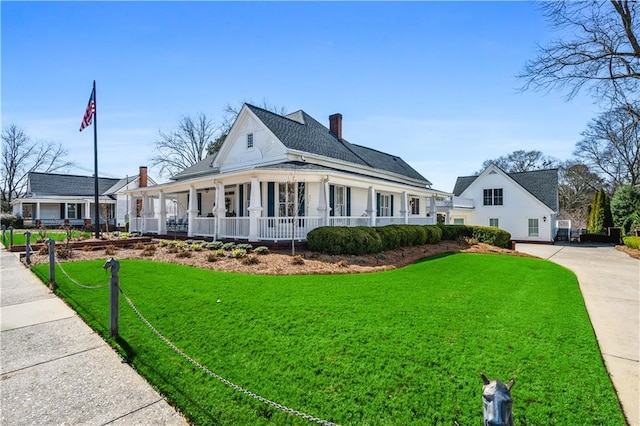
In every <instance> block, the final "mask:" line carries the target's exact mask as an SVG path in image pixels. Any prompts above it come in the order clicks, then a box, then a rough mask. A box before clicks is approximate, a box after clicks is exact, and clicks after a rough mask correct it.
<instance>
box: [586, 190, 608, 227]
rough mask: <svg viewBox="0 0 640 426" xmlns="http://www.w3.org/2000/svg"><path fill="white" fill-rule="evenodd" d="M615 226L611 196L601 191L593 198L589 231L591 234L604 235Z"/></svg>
mask: <svg viewBox="0 0 640 426" xmlns="http://www.w3.org/2000/svg"><path fill="white" fill-rule="evenodd" d="M612 226H613V218H612V216H611V207H610V200H609V196H608V195H607V194H606V193H605V192H604V189H602V188H601V189H600V190H599V191H598V192H596V194H595V195H594V196H593V200H592V201H591V208H590V212H589V223H588V225H587V231H588V232H589V233H590V234H604V233H605V232H606V229H607V228H609V227H612Z"/></svg>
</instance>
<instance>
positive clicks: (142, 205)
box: [127, 172, 446, 242]
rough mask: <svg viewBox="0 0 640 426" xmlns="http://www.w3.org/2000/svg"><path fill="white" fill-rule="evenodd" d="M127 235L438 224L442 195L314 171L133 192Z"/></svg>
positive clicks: (263, 235) (257, 237)
mask: <svg viewBox="0 0 640 426" xmlns="http://www.w3.org/2000/svg"><path fill="white" fill-rule="evenodd" d="M127 196H129V197H132V198H131V200H130V202H129V201H128V205H129V206H130V211H129V217H130V218H131V219H130V220H129V231H131V232H138V233H141V234H156V235H172V234H174V235H176V234H182V235H184V234H185V233H186V236H187V237H202V238H212V239H214V240H227V239H231V240H246V241H248V242H259V241H265V242H279V241H291V240H294V241H305V240H306V239H307V234H308V233H309V232H310V231H311V230H313V229H315V228H318V227H322V226H349V227H353V226H385V225H391V224H420V225H429V224H435V223H437V217H438V214H439V213H442V214H445V215H446V210H441V209H440V208H439V206H438V199H439V197H441V196H442V195H441V193H439V192H438V191H432V190H429V189H426V188H416V187H407V186H405V187H401V186H398V185H394V184H391V183H388V182H378V184H377V185H376V186H374V185H372V184H371V182H370V181H367V180H364V179H362V180H355V179H353V178H352V177H351V178H350V179H345V178H338V177H334V176H328V175H318V174H317V172H316V173H308V174H303V173H300V175H299V176H296V177H295V178H291V177H290V176H287V177H286V180H285V179H283V176H282V175H276V174H273V175H266V176H261V177H260V178H257V177H247V176H236V177H235V178H234V179H233V180H231V179H229V180H227V181H226V182H221V181H216V182H211V181H210V180H209V181H193V182H187V183H182V182H177V183H171V184H166V186H164V187H163V186H162V185H161V186H156V187H148V188H144V189H140V188H138V189H136V190H134V191H130V192H129V194H127Z"/></svg>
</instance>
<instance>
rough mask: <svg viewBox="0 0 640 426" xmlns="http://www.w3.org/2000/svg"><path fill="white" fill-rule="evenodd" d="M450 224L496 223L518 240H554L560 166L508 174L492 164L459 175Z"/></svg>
mask: <svg viewBox="0 0 640 426" xmlns="http://www.w3.org/2000/svg"><path fill="white" fill-rule="evenodd" d="M453 194H454V197H453V200H452V203H451V207H452V208H451V211H450V214H449V223H452V224H467V225H484V226H495V227H499V228H501V229H504V230H506V231H508V232H510V233H511V239H513V240H516V241H538V242H552V241H553V240H554V238H555V236H556V216H557V214H558V210H559V207H558V169H547V170H535V171H528V172H521V173H505V172H504V171H502V170H501V169H500V168H499V167H497V166H495V165H491V166H489V167H487V169H486V170H485V171H483V172H482V173H481V174H480V175H479V176H464V177H458V179H457V180H456V184H455V187H454V189H453Z"/></svg>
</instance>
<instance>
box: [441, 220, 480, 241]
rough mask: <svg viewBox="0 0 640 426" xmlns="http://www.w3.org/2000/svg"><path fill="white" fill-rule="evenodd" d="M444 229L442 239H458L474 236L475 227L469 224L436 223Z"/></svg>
mask: <svg viewBox="0 0 640 426" xmlns="http://www.w3.org/2000/svg"><path fill="white" fill-rule="evenodd" d="M436 226H437V227H438V228H440V230H441V231H442V236H441V239H442V240H444V241H457V240H458V239H460V238H461V237H473V229H472V227H471V226H467V225H445V224H443V223H439V224H438V225H436Z"/></svg>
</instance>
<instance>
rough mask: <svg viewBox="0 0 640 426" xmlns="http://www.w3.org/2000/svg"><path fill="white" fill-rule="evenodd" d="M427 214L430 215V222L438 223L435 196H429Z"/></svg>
mask: <svg viewBox="0 0 640 426" xmlns="http://www.w3.org/2000/svg"><path fill="white" fill-rule="evenodd" d="M429 216H430V217H431V220H432V224H434V225H435V224H437V223H438V208H437V207H436V196H435V195H432V196H431V197H430V198H429Z"/></svg>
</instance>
